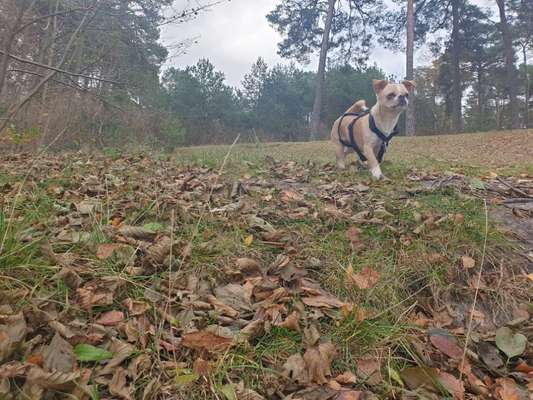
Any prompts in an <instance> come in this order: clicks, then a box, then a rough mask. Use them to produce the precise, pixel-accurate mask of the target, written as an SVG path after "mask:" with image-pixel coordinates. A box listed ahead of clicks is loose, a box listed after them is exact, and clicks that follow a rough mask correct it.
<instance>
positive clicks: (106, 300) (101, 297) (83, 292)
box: [76, 278, 120, 310]
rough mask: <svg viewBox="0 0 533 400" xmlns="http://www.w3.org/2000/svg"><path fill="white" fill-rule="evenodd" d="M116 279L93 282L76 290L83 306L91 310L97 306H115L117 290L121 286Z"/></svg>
mask: <svg viewBox="0 0 533 400" xmlns="http://www.w3.org/2000/svg"><path fill="white" fill-rule="evenodd" d="M119 282H120V281H119V280H118V279H116V278H104V279H101V280H98V281H93V282H90V283H88V284H86V285H85V286H83V287H81V288H79V289H78V290H76V292H77V294H78V296H79V299H80V303H81V306H82V307H83V308H84V309H86V310H91V309H92V308H93V307H95V306H109V305H111V304H113V300H114V296H115V290H116V289H117V287H118V286H119Z"/></svg>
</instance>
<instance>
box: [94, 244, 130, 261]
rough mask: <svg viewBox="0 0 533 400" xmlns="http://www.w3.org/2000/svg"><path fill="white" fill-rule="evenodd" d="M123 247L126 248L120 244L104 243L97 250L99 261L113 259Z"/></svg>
mask: <svg viewBox="0 0 533 400" xmlns="http://www.w3.org/2000/svg"><path fill="white" fill-rule="evenodd" d="M123 247H125V245H124V244H120V243H102V244H100V245H98V247H97V248H96V258H98V259H99V260H107V259H109V258H111V257H113V255H115V252H117V251H118V250H120V249H122V248H123Z"/></svg>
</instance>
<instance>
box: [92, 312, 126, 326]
mask: <svg viewBox="0 0 533 400" xmlns="http://www.w3.org/2000/svg"><path fill="white" fill-rule="evenodd" d="M122 321H124V313H123V312H122V311H108V312H106V313H104V314H102V315H101V316H100V318H98V319H97V320H96V323H97V324H100V325H104V326H116V325H118V324H119V323H121V322H122Z"/></svg>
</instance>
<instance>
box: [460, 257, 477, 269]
mask: <svg viewBox="0 0 533 400" xmlns="http://www.w3.org/2000/svg"><path fill="white" fill-rule="evenodd" d="M461 263H462V264H463V268H465V269H471V268H474V267H475V266H476V261H475V260H474V259H473V258H472V257H468V256H462V257H461Z"/></svg>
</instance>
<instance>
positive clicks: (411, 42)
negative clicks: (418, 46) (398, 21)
mask: <svg viewBox="0 0 533 400" xmlns="http://www.w3.org/2000/svg"><path fill="white" fill-rule="evenodd" d="M406 42H407V43H406V51H405V56H406V63H405V64H406V65H405V78H406V79H408V80H413V79H414V64H415V63H414V53H415V7H414V0H407V35H406ZM415 107H416V103H415V102H412V101H411V102H410V103H409V108H408V109H407V115H406V118H405V134H406V135H407V136H414V134H415V129H416V127H415V122H416V121H415Z"/></svg>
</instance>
